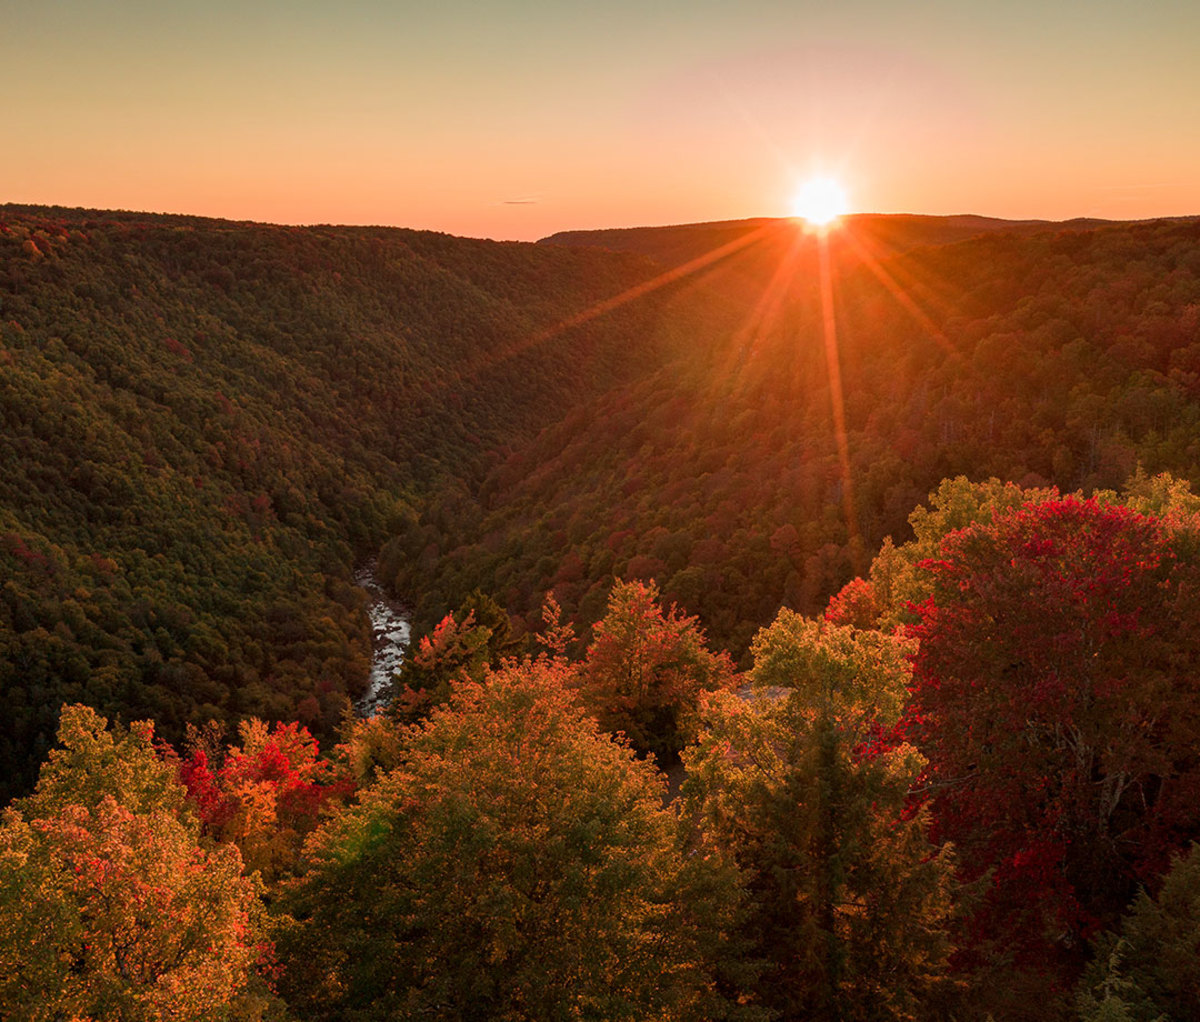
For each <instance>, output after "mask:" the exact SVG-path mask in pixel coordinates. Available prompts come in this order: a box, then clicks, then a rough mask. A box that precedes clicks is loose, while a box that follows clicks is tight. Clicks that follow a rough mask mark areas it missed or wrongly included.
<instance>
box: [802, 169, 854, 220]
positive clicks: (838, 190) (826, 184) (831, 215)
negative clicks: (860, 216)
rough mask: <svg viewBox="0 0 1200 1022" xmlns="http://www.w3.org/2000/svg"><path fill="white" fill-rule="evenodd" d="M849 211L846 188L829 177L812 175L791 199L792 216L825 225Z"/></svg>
mask: <svg viewBox="0 0 1200 1022" xmlns="http://www.w3.org/2000/svg"><path fill="white" fill-rule="evenodd" d="M849 211H850V200H849V199H847V197H846V189H845V188H843V187H842V186H841V185H840V184H839V183H838V182H837V181H835V180H834V179H833V178H831V177H813V178H809V179H808V180H807V181H805V182H804V184H802V185H801V186H800V188H799V189H798V190H797V192H796V194H795V197H794V198H793V199H792V216H797V217H803V218H804V219H805V220H807V221H808V222H809V223H810V224H815V225H816V226H818V227H825V226H826V225H828V224H830V223H832V222H833V221H834V220H836V219H837V218H838V217H840V216H844V215H845V214H846V213H848V212H849Z"/></svg>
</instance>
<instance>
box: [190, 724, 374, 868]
mask: <svg viewBox="0 0 1200 1022" xmlns="http://www.w3.org/2000/svg"><path fill="white" fill-rule="evenodd" d="M238 734H239V737H240V738H241V745H240V746H231V747H230V748H229V749H228V750H227V751H226V752H225V755H224V757H223V762H219V763H217V762H210V756H211V755H212V753H213V750H211V749H208V750H206V749H205V748H203V747H201V746H199V745H198V746H197V747H196V748H194V749H193V750H192V752H191V753H190V755H188V756H187V758H186V759H184V760H183V761H182V762H181V763H180V764H179V779H180V781H181V782H182V783H183V784H184V785H185V786H186V787H187V791H188V795H189V797H190V798H191V800H192V803H193V804H194V805H195V807H196V809H197V810H198V812H199V815H200V822H201V829H202V833H203V834H204V836H205V837H209V838H212V839H214V840H216V841H219V842H222V843H232V844H234V845H236V846H237V848H238V851H239V852H240V853H241V856H242V863H243V865H244V867H245V870H246V872H247V873H252V872H255V871H258V872H259V873H260V874H261V875H262V878H263V880H264V881H266V882H268V883H271V882H274V881H275V880H277V879H278V878H279V877H280V876H281V875H282V874H283V873H285V872H287V871H288V870H290V869H292V868H293V867H294V866H295V863H296V860H297V858H298V857H299V853H300V846H301V844H302V843H303V840H304V838H305V837H306V836H307V835H308V834H310V833H311V832H312V831H313V830H314V829H315V828H316V826H317V822H318V821H319V820H320V818H321V814H322V812H323V810H324V809H325V807H326V805H327V804H328V802H329V800H330V799H335V800H336V799H340V798H345V797H346V796H347V795H349V794H350V793H351V792H352V790H353V788H354V782H353V781H352V780H350V779H349V778H347V777H335V776H334V767H333V764H332V763H330V762H328V761H327V760H322V759H321V758H319V754H318V753H319V750H318V748H317V742H316V739H314V738H313V737H312V735H310V734H309V733H308V730H307V729H306V728H303V727H301V726H300V725H299V724H295V723H291V724H275V725H274V726H273V727H268V726H267V725H266V724H265V723H264V722H263V721H261V720H256V719H251V720H246V721H242V723H241V724H240V725H238Z"/></svg>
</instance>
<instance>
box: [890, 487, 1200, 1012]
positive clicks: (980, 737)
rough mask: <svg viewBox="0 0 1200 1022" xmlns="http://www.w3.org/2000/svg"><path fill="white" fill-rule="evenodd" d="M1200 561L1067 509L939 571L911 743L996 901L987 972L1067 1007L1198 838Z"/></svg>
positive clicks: (1171, 538) (1167, 543) (947, 552)
mask: <svg viewBox="0 0 1200 1022" xmlns="http://www.w3.org/2000/svg"><path fill="white" fill-rule="evenodd" d="M1198 550H1200V539H1198V531H1197V526H1196V521H1195V519H1194V518H1193V517H1191V516H1188V515H1185V514H1174V513H1173V514H1172V515H1171V516H1170V517H1169V518H1164V519H1161V520H1160V519H1158V518H1155V517H1153V516H1150V515H1142V514H1138V513H1136V512H1134V511H1131V510H1129V509H1128V508H1125V507H1121V506H1119V505H1113V504H1109V505H1104V504H1100V503H1098V502H1097V501H1094V500H1087V501H1084V500H1079V499H1077V498H1066V499H1060V500H1049V501H1045V502H1042V503H1038V504H1029V505H1026V506H1024V507H1020V508H1016V509H1011V510H1008V511H1004V512H1001V513H998V514H997V515H996V516H995V517H994V518H992V519H990V520H984V521H978V522H976V523H975V524H973V525H971V526H969V527H967V528H964V529H962V530H959V531H957V532H954V533H951V534H950V535H948V536H947V537H946V538H945V539H944V540H943V541H942V543H941V545H940V550H939V551H938V553H937V555H936V556H935V557H934V558H933V559H931V560H929V561H926V562H925V564H924V565H923V566H922V567H923V570H925V571H926V572H927V573H928V576H929V578H930V579H931V582H932V590H931V591H932V595H931V596H930V597H929V598H928V599H927V600H926V601H925V602H924V603H922V604H921V605H920V606H919V608H917V610H918V612H919V621H918V622H917V624H915V625H914V626H911V627H910V629H909V633H910V634H911V635H912V636H913V637H915V638H917V639H918V640H919V642H920V646H919V650H918V652H917V653H916V655H915V657H914V660H913V669H914V673H913V693H912V699H911V702H910V704H909V707H908V711H907V716H906V726H907V727H908V729H909V735H910V737H911V738H913V739H915V740H916V742H917V743H918V745H919V747H920V748H921V750H922V752H923V753H924V755H925V756H926V757H927V758H928V761H929V762H928V769H927V784H928V798H929V805H930V808H931V810H932V812H933V816H934V819H935V821H936V832H937V834H938V835H939V836H940V837H941V838H943V839H946V840H951V841H953V842H954V843H955V844H956V845H957V846H958V848H959V852H960V859H961V862H962V864H963V869H964V871H965V874H966V878H967V879H981V882H982V883H983V885H984V886H985V888H986V893H985V895H984V896H983V898H982V900H981V902H980V903H979V904H978V905H977V906H976V907H975V911H974V912H973V913H972V914H971V917H970V920H969V925H968V926H967V929H966V932H965V933H964V940H965V941H966V943H967V945H968V947H970V948H972V949H974V951H975V954H976V957H975V959H974V961H975V964H976V965H977V966H978V965H981V964H982V963H984V962H991V963H992V964H995V963H998V962H1000V961H1001V960H1002V959H1005V958H1007V959H1013V960H1015V961H1016V964H1017V965H1018V967H1021V966H1028V967H1029V969H1028V970H1026V971H1029V972H1031V973H1033V972H1036V973H1042V974H1044V975H1045V976H1046V977H1047V978H1048V980H1049V986H1050V988H1054V987H1058V988H1060V989H1061V988H1063V986H1064V985H1065V982H1066V981H1068V980H1069V979H1070V977H1071V976H1072V975H1073V974H1074V972H1075V971H1076V970H1077V968H1078V966H1079V963H1080V960H1081V957H1082V954H1083V941H1084V938H1086V937H1088V936H1090V935H1091V934H1092V933H1093V932H1095V931H1096V930H1097V929H1098V928H1099V927H1100V926H1102V925H1106V924H1111V923H1113V922H1114V921H1115V919H1116V918H1117V916H1118V915H1119V913H1120V911H1121V909H1122V908H1123V907H1124V906H1125V905H1126V904H1127V903H1128V901H1129V899H1130V897H1131V896H1132V894H1133V892H1134V890H1135V888H1136V882H1137V880H1138V879H1139V878H1150V877H1154V876H1155V875H1157V874H1159V873H1161V872H1162V871H1163V870H1164V869H1165V867H1166V865H1167V862H1168V861H1169V857H1170V853H1171V851H1172V850H1173V849H1175V848H1177V847H1179V846H1180V845H1181V844H1183V843H1184V842H1185V841H1186V839H1187V838H1188V837H1190V836H1193V835H1195V834H1196V833H1197V827H1198V826H1200V810H1198V809H1197V804H1198V801H1197V795H1198V794H1200V757H1197V754H1196V741H1197V734H1200V685H1198V683H1197V680H1196V673H1195V664H1196V663H1197V662H1200V605H1198V601H1200V578H1198V577H1197V571H1198V565H1200V557H1198V556H1197V553H1198ZM1005 982H1007V981H1005Z"/></svg>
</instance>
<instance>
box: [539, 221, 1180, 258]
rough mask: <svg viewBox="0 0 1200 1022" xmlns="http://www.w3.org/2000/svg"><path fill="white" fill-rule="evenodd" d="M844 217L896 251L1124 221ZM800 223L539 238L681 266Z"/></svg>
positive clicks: (848, 223)
mask: <svg viewBox="0 0 1200 1022" xmlns="http://www.w3.org/2000/svg"><path fill="white" fill-rule="evenodd" d="M1179 219H1187V218H1179ZM842 221H843V223H844V224H845V225H846V226H848V227H852V228H854V229H855V230H856V231H857V232H858V233H860V234H861V235H863V236H866V237H869V238H873V239H875V240H876V241H877V242H879V243H881V244H882V245H884V246H885V247H886V248H887V249H888V251H890V252H902V251H905V250H907V249H910V248H915V247H917V246H920V245H945V244H949V243H951V242H955V241H964V240H967V239H969V238H974V237H978V236H979V235H981V234H989V233H993V232H1004V233H1019V234H1037V233H1041V232H1043V231H1062V230H1068V231H1082V230H1093V229H1095V228H1099V227H1110V226H1113V225H1115V224H1118V223H1121V222H1122V221H1115V220H1100V219H1095V218H1091V217H1077V218H1075V219H1072V220H1057V221H1056V220H1003V219H1000V218H998V217H989V216H979V215H977V214H958V215H952V216H935V215H927V214H923V213H852V214H850V215H848V216H845V217H843V218H842ZM1140 222H1145V221H1140ZM796 228H801V229H802V228H803V221H802V220H798V219H797V218H794V217H752V218H749V219H745V220H716V221H711V222H707V223H694V224H675V225H664V226H656V227H617V228H599V229H596V230H571V231H559V232H557V233H555V234H551V235H549V236H548V237H545V238H541V239H539V241H538V244H539V245H562V246H569V247H587V248H604V249H608V250H609V251H612V252H637V253H639V254H641V255H645V256H649V257H650V258H652V259H654V260H655V261H657V262H660V263H662V264H664V265H666V266H676V265H679V264H681V263H684V262H686V261H687V260H689V259H692V258H695V257H696V256H698V255H701V254H702V253H703V252H705V251H710V250H712V249H714V248H717V247H719V246H721V245H726V244H730V243H731V242H736V241H737V240H738V239H740V238H742V237H744V236H745V235H747V234H750V233H753V232H755V231H779V230H792V229H796Z"/></svg>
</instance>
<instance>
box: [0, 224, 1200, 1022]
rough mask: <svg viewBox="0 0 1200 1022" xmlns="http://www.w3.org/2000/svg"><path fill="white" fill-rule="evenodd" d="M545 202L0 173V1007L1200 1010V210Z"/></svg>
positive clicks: (380, 1014) (692, 1016)
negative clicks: (15, 191)
mask: <svg viewBox="0 0 1200 1022" xmlns="http://www.w3.org/2000/svg"><path fill="white" fill-rule="evenodd" d="M560 240H563V239H560ZM565 240H567V241H570V242H571V244H567V245H549V244H547V245H498V244H493V243H487V242H474V241H466V240H463V239H455V238H449V237H445V236H442V235H432V234H422V233H415V232H410V231H398V230H385V229H350V228H328V227H316V228H305V229H301V228H283V227H270V226H264V225H257V224H236V223H225V222H214V221H203V220H195V219H189V218H181V217H150V216H141V215H135V214H119V213H112V214H107V213H89V212H82V211H69V210H48V209H41V210H37V209H20V208H15V207H5V208H3V209H2V210H0V415H3V423H4V429H3V432H2V433H0V457H2V458H3V467H4V470H5V471H4V472H3V474H2V475H0V519H2V522H0V567H2V569H3V576H2V578H0V584H2V593H0V596H2V600H0V692H2V693H3V696H4V700H5V709H6V712H5V714H4V716H3V720H2V722H0V767H2V768H3V772H2V773H0V777H3V779H4V782H5V784H6V786H7V789H6V794H16V795H18V796H21V797H17V798H14V799H13V800H12V801H11V802H10V803H9V804H8V808H7V809H6V810H5V812H4V813H3V815H2V816H0V1014H3V1015H4V1017H5V1018H9V1017H11V1018H13V1019H22V1020H30V1022H33V1020H39V1022H40V1020H43V1019H46V1018H51V1017H54V1018H57V1017H63V1018H94V1019H108V1018H122V1019H138V1020H147V1022H150V1020H153V1022H159V1020H162V1022H166V1020H168V1019H171V1020H176V1022H181V1020H189V1022H211V1020H212V1019H214V1018H219V1019H228V1020H237V1022H268V1020H273V1022H290V1020H296V1019H305V1020H312V1022H334V1020H342V1019H349V1018H353V1019H361V1020H364V1022H369V1020H376V1019H377V1020H379V1022H385V1020H387V1022H390V1020H392V1019H403V1018H413V1019H416V1018H439V1019H452V1020H453V1019H457V1020H465V1019H480V1018H488V1019H491V1018H496V1019H513V1020H527V1022H541V1020H546V1019H560V1018H562V1019H594V1020H597V1022H600V1020H604V1022H607V1020H610V1019H629V1020H631V1022H632V1020H642V1019H648V1018H656V1019H663V1020H674V1022H709V1020H714V1019H730V1020H740V1022H767V1020H772V1019H779V1020H786V1019H812V1020H815V1022H847V1020H851V1019H853V1020H862V1022H915V1020H941V1022H961V1020H968V1019H969V1020H973V1022H975V1020H978V1022H984V1020H987V1019H999V1020H1005V1022H1043V1020H1045V1019H1054V1020H1062V1022H1067V1020H1079V1022H1112V1020H1114V1019H1122V1020H1137V1022H1158V1020H1163V1019H1165V1020H1168V1022H1190V1020H1192V1019H1195V1018H1196V1017H1197V1014H1198V1013H1200V1002H1198V1001H1197V995H1196V991H1197V990H1198V989H1200V971H1198V967H1197V960H1196V955H1195V948H1196V946H1197V941H1198V940H1200V898H1198V894H1197V892H1198V891H1200V888H1198V886H1197V883H1196V878H1197V870H1198V869H1200V851H1197V845H1196V842H1197V841H1200V809H1198V807H1200V797H1198V794H1200V753H1198V752H1197V750H1198V749H1200V737H1198V736H1200V685H1198V684H1197V676H1196V669H1195V665H1196V663H1197V662H1198V660H1200V627H1198V626H1197V623H1198V622H1200V497H1198V496H1197V495H1196V494H1195V493H1194V492H1193V488H1192V487H1193V484H1195V483H1196V482H1197V480H1200V222H1198V221H1163V222H1157V223H1148V224H1117V225H1104V224H1096V223H1076V224H1072V225H1066V226H1064V225H1045V224H1037V223H1023V224H1016V225H1007V226H1006V225H1004V224H1003V223H1000V222H997V221H985V220H982V219H980V218H948V219H946V220H945V221H937V220H930V219H928V218H916V219H914V218H889V217H876V218H870V217H866V218H853V219H851V220H849V221H848V222H847V223H846V224H845V225H844V226H843V227H842V228H840V229H838V230H835V231H832V232H831V233H829V234H828V235H827V236H818V235H813V234H810V233H807V232H806V231H804V230H803V228H801V227H800V226H798V225H797V224H794V223H792V222H789V221H756V222H751V223H742V224H733V225H729V224H725V225H721V224H718V225H697V226H695V227H691V228H680V229H677V230H674V229H659V230H652V231H644V232H620V236H619V237H617V238H616V239H615V240H614V239H613V238H610V237H607V236H605V235H603V234H600V235H595V236H587V237H586V240H587V241H589V242H597V243H599V244H600V245H601V246H603V245H604V243H605V242H606V241H614V244H612V245H611V246H609V247H611V248H616V249H621V248H625V249H629V251H615V252H614V251H602V250H601V249H600V248H594V247H590V245H577V244H575V242H577V241H579V240H581V239H580V238H569V239H565ZM993 476H994V477H995V478H989V477H993ZM889 536H891V537H894V539H888V538H887V537H889ZM376 554H378V573H379V574H380V575H381V576H382V577H383V579H384V580H385V581H386V582H387V583H388V584H389V585H391V586H392V588H393V591H394V592H395V593H396V594H398V595H400V596H405V597H407V598H408V599H410V600H411V601H412V602H413V603H414V605H415V608H416V611H417V614H418V625H419V626H420V625H421V624H422V623H424V625H425V627H424V628H419V631H425V632H427V634H424V635H421V636H420V638H419V641H418V642H417V643H416V644H415V646H414V648H413V649H412V650H411V651H410V653H411V655H410V656H409V657H408V659H407V660H406V662H405V664H404V666H403V669H402V670H401V671H400V672H399V673H398V674H397V675H396V677H395V678H394V681H393V684H392V686H391V688H390V690H388V691H387V692H385V693H384V704H383V706H382V709H381V711H380V712H379V713H377V714H375V715H373V716H370V717H368V718H365V719H356V718H354V717H352V716H349V715H347V714H346V710H347V707H348V705H349V702H348V701H349V698H350V697H352V696H354V695H356V694H358V693H359V692H361V690H362V687H363V683H364V681H365V677H366V669H367V657H368V653H369V646H368V637H367V634H366V627H365V626H366V619H365V616H364V613H363V595H362V593H361V591H360V590H358V589H357V588H356V587H355V586H354V584H353V580H352V575H351V572H352V569H353V567H354V566H355V565H356V564H358V563H361V562H362V561H363V560H365V559H367V558H370V557H372V556H373V555H376ZM831 597H832V598H831ZM97 711H102V712H103V713H104V715H105V716H101V714H100V713H99V712H97ZM106 717H107V719H106ZM138 718H144V719H140V720H139V719H138ZM235 724H236V727H235V726H234V725H235ZM668 777H669V778H670V781H668ZM35 779H36V784H35Z"/></svg>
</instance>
